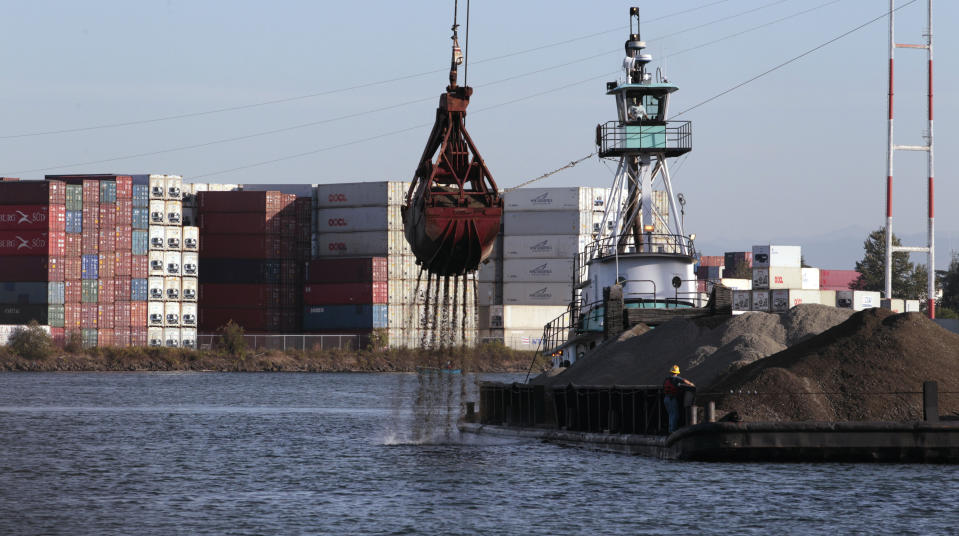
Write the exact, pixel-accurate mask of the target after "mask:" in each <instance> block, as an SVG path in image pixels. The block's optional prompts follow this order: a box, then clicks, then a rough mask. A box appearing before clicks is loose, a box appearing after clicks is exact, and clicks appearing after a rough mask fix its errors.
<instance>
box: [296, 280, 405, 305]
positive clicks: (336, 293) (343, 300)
mask: <svg viewBox="0 0 959 536" xmlns="http://www.w3.org/2000/svg"><path fill="white" fill-rule="evenodd" d="M388 299H389V286H388V283H386V282H385V281H380V282H370V283H313V284H307V285H305V286H304V287H303V303H304V304H305V305H348V304H374V303H375V304H384V303H387V302H388Z"/></svg>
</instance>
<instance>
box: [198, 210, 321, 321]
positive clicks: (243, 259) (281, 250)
mask: <svg viewBox="0 0 959 536" xmlns="http://www.w3.org/2000/svg"><path fill="white" fill-rule="evenodd" d="M295 201H296V196H295V195H291V194H283V193H281V192H278V191H232V192H231V191H219V192H217V191H206V192H203V191H200V192H198V193H197V219H198V222H199V225H200V232H201V235H200V245H201V247H200V257H201V259H202V261H203V265H204V271H203V272H202V273H201V277H200V289H199V299H200V319H199V324H200V328H201V329H203V330H204V331H215V330H216V329H218V328H220V327H221V326H223V325H225V324H226V323H227V322H228V321H230V320H233V321H234V322H235V323H237V324H239V325H241V326H242V327H243V328H244V329H245V330H246V331H248V332H253V333H297V332H299V331H300V311H299V310H300V306H301V300H302V299H301V288H302V281H303V262H302V261H303V260H305V258H306V256H307V255H308V251H309V249H308V243H307V242H305V241H303V240H297V228H298V225H297V211H296V207H297V203H296V202H295ZM301 206H302V205H301ZM301 212H302V211H301ZM301 216H302V214H301ZM303 225H304V224H303V222H301V223H300V227H303Z"/></svg>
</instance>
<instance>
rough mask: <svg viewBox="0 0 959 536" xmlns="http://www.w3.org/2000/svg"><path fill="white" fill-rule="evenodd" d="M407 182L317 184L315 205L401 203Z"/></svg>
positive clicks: (381, 204) (350, 205) (356, 205)
mask: <svg viewBox="0 0 959 536" xmlns="http://www.w3.org/2000/svg"><path fill="white" fill-rule="evenodd" d="M408 187H409V183H407V182H399V181H380V182H348V183H339V184H317V185H316V197H315V199H316V206H317V207H319V208H333V207H379V206H383V205H402V204H403V203H405V202H406V191H407V189H408Z"/></svg>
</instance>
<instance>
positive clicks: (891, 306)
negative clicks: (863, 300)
mask: <svg viewBox="0 0 959 536" xmlns="http://www.w3.org/2000/svg"><path fill="white" fill-rule="evenodd" d="M879 306H880V307H882V308H883V309H888V310H890V311H892V312H894V313H905V312H906V300H900V299H897V298H893V299H887V298H883V299H881V300H879Z"/></svg>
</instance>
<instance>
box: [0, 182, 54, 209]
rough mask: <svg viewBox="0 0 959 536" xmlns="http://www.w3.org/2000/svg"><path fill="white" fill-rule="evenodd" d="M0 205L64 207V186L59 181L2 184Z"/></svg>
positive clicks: (0, 187)
mask: <svg viewBox="0 0 959 536" xmlns="http://www.w3.org/2000/svg"><path fill="white" fill-rule="evenodd" d="M0 204H3V205H65V204H66V185H65V184H64V183H63V182H60V181H43V182H41V181H22V182H2V183H0Z"/></svg>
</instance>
